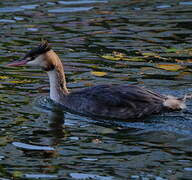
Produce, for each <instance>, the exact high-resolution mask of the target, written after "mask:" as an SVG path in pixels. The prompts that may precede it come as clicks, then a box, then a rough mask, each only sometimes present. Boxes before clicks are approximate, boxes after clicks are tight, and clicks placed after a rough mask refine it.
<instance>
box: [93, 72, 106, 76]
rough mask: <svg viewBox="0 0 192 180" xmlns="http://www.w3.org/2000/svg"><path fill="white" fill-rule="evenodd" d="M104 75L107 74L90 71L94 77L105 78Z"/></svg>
mask: <svg viewBox="0 0 192 180" xmlns="http://www.w3.org/2000/svg"><path fill="white" fill-rule="evenodd" d="M106 74H107V73H106V72H100V71H91V75H94V76H99V77H102V76H105V75H106Z"/></svg>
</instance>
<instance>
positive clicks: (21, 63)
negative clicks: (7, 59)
mask: <svg viewBox="0 0 192 180" xmlns="http://www.w3.org/2000/svg"><path fill="white" fill-rule="evenodd" d="M27 62H28V61H27V60H26V59H23V60H20V61H15V62H12V63H10V64H8V66H23V65H25V64H27Z"/></svg>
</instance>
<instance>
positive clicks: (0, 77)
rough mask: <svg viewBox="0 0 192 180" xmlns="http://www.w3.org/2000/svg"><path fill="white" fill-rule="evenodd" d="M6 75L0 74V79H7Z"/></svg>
mask: <svg viewBox="0 0 192 180" xmlns="http://www.w3.org/2000/svg"><path fill="white" fill-rule="evenodd" d="M8 78H9V77H8V76H0V79H8Z"/></svg>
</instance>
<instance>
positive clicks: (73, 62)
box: [0, 0, 192, 180]
mask: <svg viewBox="0 0 192 180" xmlns="http://www.w3.org/2000/svg"><path fill="white" fill-rule="evenodd" d="M191 8H192V2H191V1H178V0H170V1H167V2H165V1H156V0H155V1H146V0H143V1H135V0H133V1H121V0H119V1H117V0H108V1H105V0H82V1H70V0H69V1H57V0H49V1H36V0H35V1H31V0H29V1H27V2H26V1H22V0H20V1H17V2H15V1H2V2H0V25H1V31H0V35H1V37H2V38H1V41H0V46H1V48H0V57H1V63H0V68H1V71H0V104H1V108H0V132H1V136H0V145H1V150H0V179H3V178H5V179H103V180H105V179H106V180H111V179H115V180H116V179H136V180H139V179H147V180H151V179H158V180H162V179H163V180H164V179H191V177H192V170H191V168H192V166H191V161H192V159H191V154H192V148H191V147H192V143H191V142H192V121H191V120H192V115H191V106H192V104H191V102H190V101H189V102H187V104H188V109H187V110H185V111H183V112H174V113H166V114H160V115H154V116H152V117H149V118H146V119H141V120H139V121H130V122H121V121H109V120H99V119H96V118H95V119H94V118H87V117H83V116H79V115H76V114H72V113H69V112H67V111H65V110H63V109H60V107H58V106H56V105H55V104H53V103H52V102H51V101H50V99H48V98H46V96H47V94H48V91H49V86H48V79H47V75H46V74H45V73H43V72H42V71H41V70H40V69H38V68H37V69H35V68H29V67H20V68H10V67H6V64H7V63H8V62H9V61H11V60H14V59H19V58H20V57H22V56H23V54H24V53H25V52H26V51H28V50H29V49H30V48H31V47H33V46H36V45H37V44H39V41H40V39H41V38H45V39H48V40H49V41H50V42H51V44H52V45H53V48H54V50H55V51H56V52H57V53H58V54H59V56H60V57H61V59H62V60H63V63H64V67H65V73H66V76H67V81H68V88H69V89H70V90H75V89H80V88H83V87H88V86H91V85H94V84H100V83H130V84H139V85H141V86H142V85H145V86H146V87H149V88H151V89H154V90H156V91H158V92H160V93H162V94H172V95H176V96H179V97H181V96H183V94H186V93H190V92H191V91H192V87H191V80H192V71H191V62H192V61H191V52H192V51H191V49H192V38H191V37H192V31H191V24H192V21H191V19H192V14H191Z"/></svg>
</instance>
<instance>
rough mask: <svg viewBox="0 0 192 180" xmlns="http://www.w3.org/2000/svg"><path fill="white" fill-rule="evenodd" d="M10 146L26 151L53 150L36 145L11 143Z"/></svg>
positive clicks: (52, 149)
mask: <svg viewBox="0 0 192 180" xmlns="http://www.w3.org/2000/svg"><path fill="white" fill-rule="evenodd" d="M12 144H13V145H14V146H16V147H18V148H22V149H27V150H37V151H54V150H55V149H54V148H52V147H49V146H37V145H32V144H26V143H21V142H13V143H12Z"/></svg>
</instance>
